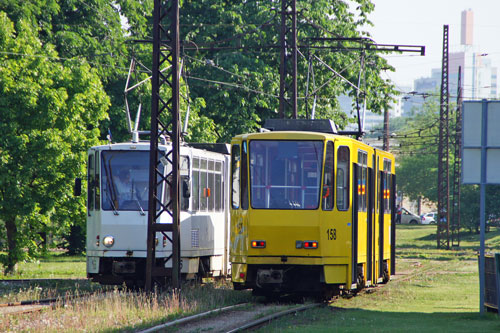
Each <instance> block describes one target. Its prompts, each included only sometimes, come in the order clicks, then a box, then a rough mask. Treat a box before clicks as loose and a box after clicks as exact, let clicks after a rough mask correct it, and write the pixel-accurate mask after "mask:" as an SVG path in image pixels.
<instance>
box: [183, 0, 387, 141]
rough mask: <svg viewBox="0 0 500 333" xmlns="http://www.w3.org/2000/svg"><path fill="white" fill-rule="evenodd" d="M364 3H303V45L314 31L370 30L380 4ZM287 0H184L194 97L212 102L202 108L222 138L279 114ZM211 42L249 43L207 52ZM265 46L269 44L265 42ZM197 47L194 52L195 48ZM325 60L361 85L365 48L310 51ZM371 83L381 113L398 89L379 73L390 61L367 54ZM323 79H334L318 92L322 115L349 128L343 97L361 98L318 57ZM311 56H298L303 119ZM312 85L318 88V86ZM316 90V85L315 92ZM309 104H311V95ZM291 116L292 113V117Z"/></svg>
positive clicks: (352, 33) (372, 100)
mask: <svg viewBox="0 0 500 333" xmlns="http://www.w3.org/2000/svg"><path fill="white" fill-rule="evenodd" d="M355 3H357V5H358V7H357V8H356V9H355V10H353V11H351V9H350V7H349V5H348V4H347V3H345V2H344V1H327V0H316V1H298V2H297V7H298V8H297V10H298V12H299V14H298V40H299V45H304V44H307V42H308V40H307V38H309V37H339V36H343V37H361V36H368V34H367V33H366V32H363V31H362V30H361V29H362V27H363V25H365V24H370V22H369V21H368V14H369V13H370V12H371V11H372V10H373V8H374V7H373V4H372V3H371V1H368V0H358V1H355ZM277 7H280V2H278V1H272V2H265V1H264V2H260V1H245V2H234V1H215V0H203V1H199V0H196V1H194V0H191V1H184V2H183V5H182V8H181V14H180V15H181V23H182V25H181V39H182V40H183V41H185V44H184V45H185V49H184V54H183V57H184V59H185V60H186V63H187V64H186V68H187V70H188V73H187V74H188V79H187V80H188V84H189V86H190V88H191V92H192V96H195V97H202V98H204V99H205V100H206V107H205V108H203V109H202V110H201V113H202V114H203V115H205V116H207V117H208V118H210V119H212V120H213V121H214V122H215V124H216V133H217V136H218V140H219V141H221V142H228V140H229V139H230V138H231V137H232V136H234V135H236V134H240V133H243V132H250V131H255V130H256V129H258V128H259V127H260V126H261V125H262V124H263V121H264V120H265V119H266V118H276V117H278V105H279V100H278V95H279V82H280V79H279V67H280V66H279V64H280V53H279V49H276V48H272V47H269V46H270V45H278V44H279V35H280V14H279V12H280V10H281V8H277ZM202 46H206V47H208V48H210V47H236V46H238V47H240V46H242V47H244V48H243V49H228V50H218V51H215V50H210V49H209V50H206V49H205V50H200V49H201V47H202ZM262 47H263V48H262ZM189 48H191V50H189ZM300 51H301V53H302V54H303V55H304V56H305V57H307V54H308V52H310V54H314V55H316V56H318V57H319V58H321V59H322V60H323V61H324V62H326V63H327V64H329V65H330V66H331V67H333V68H334V69H335V70H337V71H338V72H342V75H343V76H344V77H345V78H347V79H348V80H349V81H350V82H354V83H356V84H357V82H358V74H359V72H360V56H361V55H360V53H359V52H331V51H329V50H313V49H310V50H307V49H306V48H304V47H300ZM367 62H368V63H369V64H370V65H369V66H367V71H366V82H367V83H366V86H363V90H364V91H365V92H366V94H367V100H368V108H369V109H370V110H372V111H374V112H380V111H381V110H383V109H384V108H385V107H387V106H388V104H389V102H390V95H391V94H394V93H395V92H394V90H393V88H392V84H390V83H389V82H387V81H385V80H383V79H382V78H381V77H380V71H381V68H383V67H390V66H388V65H387V63H386V62H385V60H383V59H382V58H381V57H379V56H378V55H377V54H367ZM314 67H315V80H316V85H317V86H320V85H322V84H323V83H326V82H327V81H328V80H329V79H332V78H333V80H332V81H331V84H327V85H326V86H325V87H324V88H322V89H320V90H319V91H318V98H319V102H318V103H317V112H316V117H317V118H328V119H333V120H335V122H336V123H337V124H338V125H340V127H341V128H343V127H345V126H346V125H347V124H348V123H349V122H350V121H351V122H352V121H353V120H354V119H353V117H352V115H346V114H344V113H343V112H342V111H341V110H340V107H339V104H338V101H337V98H336V97H338V96H339V95H341V94H349V95H351V96H354V95H355V94H356V91H353V89H352V88H351V86H350V85H349V84H348V83H346V82H345V81H343V80H342V79H340V78H338V77H336V78H335V75H334V74H333V73H332V72H330V71H329V70H328V69H326V68H325V67H324V66H323V65H321V64H320V63H319V62H318V61H317V60H315V61H314ZM307 68H308V60H307V59H305V58H304V57H302V56H299V59H298V82H299V95H300V96H299V106H298V113H299V117H300V118H305V117H306V116H307V114H306V102H305V99H304V98H303V97H304V92H305V91H306V89H305V86H306V83H307V72H308V70H307ZM311 90H312V88H311ZM311 90H310V91H311ZM307 103H308V107H307V109H309V110H310V109H311V107H312V99H309V100H308V102H307ZM288 117H289V115H288Z"/></svg>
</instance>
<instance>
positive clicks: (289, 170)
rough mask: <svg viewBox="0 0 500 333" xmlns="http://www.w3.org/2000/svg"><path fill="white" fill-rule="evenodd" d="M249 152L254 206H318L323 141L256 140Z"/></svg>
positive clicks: (297, 207) (314, 207) (274, 207)
mask: <svg viewBox="0 0 500 333" xmlns="http://www.w3.org/2000/svg"><path fill="white" fill-rule="evenodd" d="M249 152H250V193H251V205H252V208H255V209H317V208H318V205H319V196H320V194H319V193H320V181H321V169H322V168H321V166H322V161H323V142H322V141H291V140H286V141H285V140H282V141H270V140H252V141H250V145H249Z"/></svg>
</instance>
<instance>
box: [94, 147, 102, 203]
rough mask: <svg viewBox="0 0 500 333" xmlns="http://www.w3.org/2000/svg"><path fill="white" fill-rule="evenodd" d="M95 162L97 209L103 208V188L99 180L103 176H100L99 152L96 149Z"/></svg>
mask: <svg viewBox="0 0 500 333" xmlns="http://www.w3.org/2000/svg"><path fill="white" fill-rule="evenodd" d="M94 156H95V157H94V162H95V178H94V179H95V181H94V195H95V209H96V210H99V209H101V189H100V187H99V180H100V179H101V177H100V176H99V165H100V163H99V152H98V151H96V152H95V155H94Z"/></svg>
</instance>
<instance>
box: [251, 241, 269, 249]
mask: <svg viewBox="0 0 500 333" xmlns="http://www.w3.org/2000/svg"><path fill="white" fill-rule="evenodd" d="M251 244H252V247H253V248H254V249H263V248H265V247H266V241H263V240H253V241H252V242H251Z"/></svg>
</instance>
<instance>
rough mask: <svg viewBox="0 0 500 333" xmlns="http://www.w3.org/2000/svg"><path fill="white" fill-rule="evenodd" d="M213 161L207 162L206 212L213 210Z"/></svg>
mask: <svg viewBox="0 0 500 333" xmlns="http://www.w3.org/2000/svg"><path fill="white" fill-rule="evenodd" d="M214 168H215V161H208V193H207V196H208V210H210V211H212V210H214V208H215V196H216V194H215V174H214Z"/></svg>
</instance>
